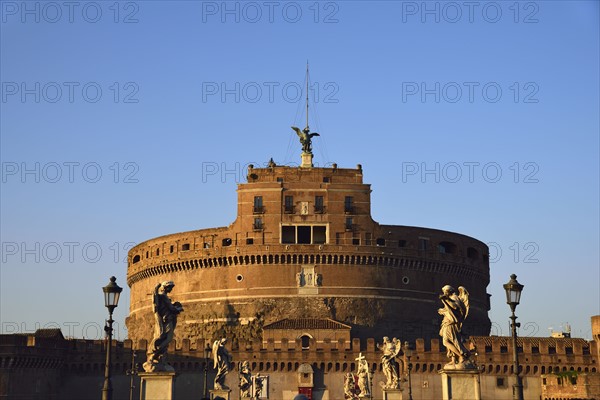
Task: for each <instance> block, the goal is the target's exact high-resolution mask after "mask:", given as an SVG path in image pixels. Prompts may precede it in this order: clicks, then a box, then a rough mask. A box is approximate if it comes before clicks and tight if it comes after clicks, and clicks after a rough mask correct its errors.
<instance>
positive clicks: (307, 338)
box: [300, 333, 311, 350]
mask: <svg viewBox="0 0 600 400" xmlns="http://www.w3.org/2000/svg"><path fill="white" fill-rule="evenodd" d="M310 339H311V337H310V336H309V335H308V334H306V333H305V334H304V335H302V336H300V340H301V342H302V350H308V349H309V348H310Z"/></svg>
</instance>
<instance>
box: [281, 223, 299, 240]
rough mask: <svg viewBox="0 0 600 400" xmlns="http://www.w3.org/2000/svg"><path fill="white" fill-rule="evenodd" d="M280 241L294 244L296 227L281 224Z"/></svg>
mask: <svg viewBox="0 0 600 400" xmlns="http://www.w3.org/2000/svg"><path fill="white" fill-rule="evenodd" d="M281 243H284V244H295V243H296V227H295V226H282V227H281Z"/></svg>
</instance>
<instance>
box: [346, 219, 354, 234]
mask: <svg viewBox="0 0 600 400" xmlns="http://www.w3.org/2000/svg"><path fill="white" fill-rule="evenodd" d="M352 223H353V221H352V217H348V218H346V230H347V231H351V230H352Z"/></svg>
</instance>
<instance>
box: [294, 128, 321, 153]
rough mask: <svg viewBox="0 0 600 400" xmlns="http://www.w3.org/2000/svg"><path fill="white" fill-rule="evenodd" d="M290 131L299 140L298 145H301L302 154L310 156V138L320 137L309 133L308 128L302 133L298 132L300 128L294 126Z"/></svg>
mask: <svg viewBox="0 0 600 400" xmlns="http://www.w3.org/2000/svg"><path fill="white" fill-rule="evenodd" d="M292 129H293V130H294V131H296V135H298V137H299V138H300V143H301V144H302V152H304V153H307V154H312V138H313V137H315V136H321V135H319V134H318V133H316V132H314V133H309V132H310V130H309V129H308V126H307V127H306V128H304V130H302V131H301V130H300V128H297V127H295V126H292Z"/></svg>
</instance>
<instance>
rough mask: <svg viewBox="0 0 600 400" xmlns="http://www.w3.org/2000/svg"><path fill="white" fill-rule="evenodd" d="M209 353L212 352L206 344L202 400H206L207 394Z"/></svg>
mask: <svg viewBox="0 0 600 400" xmlns="http://www.w3.org/2000/svg"><path fill="white" fill-rule="evenodd" d="M210 353H212V350H211V348H210V346H209V345H208V344H207V345H206V348H205V349H204V354H205V355H206V363H204V397H203V398H202V400H208V393H207V391H206V390H207V380H208V363H209V362H210Z"/></svg>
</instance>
